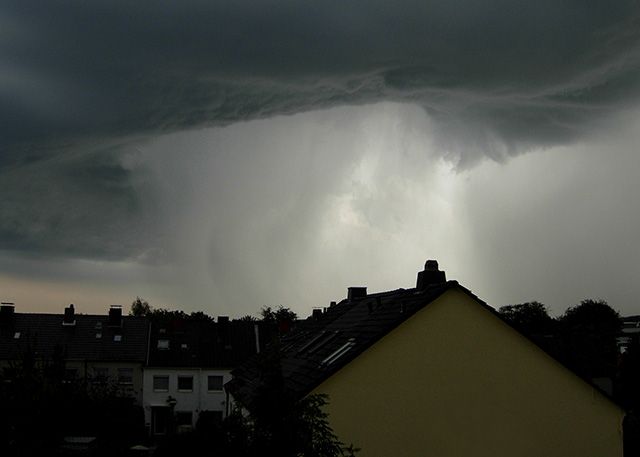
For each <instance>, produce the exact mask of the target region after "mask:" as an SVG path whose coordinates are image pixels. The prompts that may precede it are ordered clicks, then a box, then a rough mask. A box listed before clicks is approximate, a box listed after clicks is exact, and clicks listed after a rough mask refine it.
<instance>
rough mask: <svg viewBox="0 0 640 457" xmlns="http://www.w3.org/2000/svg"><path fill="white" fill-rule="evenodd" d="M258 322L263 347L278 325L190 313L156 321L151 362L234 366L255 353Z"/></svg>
mask: <svg viewBox="0 0 640 457" xmlns="http://www.w3.org/2000/svg"><path fill="white" fill-rule="evenodd" d="M256 326H257V327H258V338H259V343H260V348H265V347H266V346H267V344H268V343H269V342H270V341H271V339H272V338H273V336H274V333H275V331H276V328H275V326H273V325H269V324H267V323H264V322H253V321H241V320H240V321H227V322H215V323H214V322H206V321H193V320H190V319H189V318H188V317H187V318H185V319H180V318H178V319H171V320H170V321H169V322H164V323H162V322H153V323H152V326H151V339H150V341H151V342H150V346H149V366H154V367H201V368H234V367H236V366H238V365H239V364H240V363H242V362H244V361H246V360H247V359H248V358H249V357H251V356H252V355H254V354H256V352H257V347H256V338H255V335H256V329H255V327H256ZM159 340H161V341H162V340H164V342H163V344H159V343H158V341H159Z"/></svg>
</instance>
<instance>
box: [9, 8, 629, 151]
mask: <svg viewBox="0 0 640 457" xmlns="http://www.w3.org/2000/svg"><path fill="white" fill-rule="evenodd" d="M638 11H639V10H638V3H637V2H635V1H619V2H613V3H612V2H602V1H590V2H584V1H566V2H557V1H541V2H528V1H524V0H523V1H506V0H491V1H488V2H482V3H477V2H470V1H452V2H435V1H426V2H425V1H402V2H387V1H367V2H361V1H351V2H335V1H328V2H319V3H308V2H298V1H280V0H278V1H259V2H257V1H214V2H203V1H184V2H161V3H158V2H150V1H141V2H135V3H133V4H132V3H131V2H128V1H127V2H125V1H97V2H91V3H90V4H88V3H84V2H78V1H63V2H56V3H55V4H52V3H44V4H43V3H42V2H30V1H20V2H9V4H7V2H5V3H4V5H3V7H2V16H1V17H2V19H1V23H2V25H3V27H2V29H3V32H2V35H1V36H0V55H1V56H2V64H1V66H2V67H1V68H0V70H1V71H0V74H2V75H3V76H1V77H0V78H2V80H1V81H2V84H1V86H0V87H2V89H0V91H1V92H0V93H1V97H0V119H1V121H2V122H1V124H2V125H3V127H2V132H1V133H2V135H1V138H2V140H1V141H2V147H3V149H4V150H5V153H4V154H3V155H4V156H5V160H11V159H13V160H18V158H17V157H15V155H16V154H19V155H20V156H22V155H24V154H25V153H26V154H29V151H31V150H32V149H35V150H36V151H38V150H41V148H42V147H43V146H42V145H43V144H50V143H53V144H56V145H58V146H59V145H63V146H64V145H65V144H68V142H74V143H75V142H81V141H82V140H83V139H86V138H87V137H89V138H95V137H107V138H110V137H114V136H125V135H135V134H140V133H144V134H156V133H159V132H168V131H175V130H182V129H185V128H194V127H199V126H211V125H225V124H229V123H233V122H237V121H241V120H248V119H254V118H264V117H268V116H272V115H275V114H291V113H296V112H301V111H308V110H315V109H319V108H326V107H331V106H336V105H343V104H366V103H374V102H378V101H382V100H390V101H398V102H402V101H408V102H412V103H418V104H419V105H420V106H422V107H423V108H424V109H426V110H427V111H428V113H429V114H430V115H431V116H432V117H433V118H434V119H436V120H437V121H438V122H439V123H441V130H442V134H441V140H442V142H443V148H444V149H446V150H449V151H450V152H452V153H453V154H455V155H456V156H459V158H460V160H462V161H463V162H465V161H472V162H473V161H474V159H475V157H474V156H473V154H482V153H484V154H487V155H490V156H492V157H496V158H497V157H500V155H503V154H506V155H508V154H514V153H517V152H521V151H523V150H526V149H527V148H530V147H535V146H538V145H540V144H557V143H559V142H566V141H571V140H573V139H575V138H577V137H579V136H580V135H581V134H582V133H584V131H585V130H586V129H589V128H592V127H593V123H594V122H597V121H598V120H601V119H602V118H603V117H604V116H606V115H607V114H610V113H611V112H612V111H616V110H620V109H623V108H624V107H625V106H628V105H629V104H630V103H633V102H634V101H635V99H637V96H638V91H639V86H640V82H639V81H640V78H638V75H639V74H638V70H639V64H640V60H639V56H640V54H639V48H638V44H639V34H640V22H639V20H638ZM34 144H35V145H38V147H34ZM7 151H8V156H9V158H8V159H7ZM34 154H37V152H35V153H34ZM12 156H13V157H12Z"/></svg>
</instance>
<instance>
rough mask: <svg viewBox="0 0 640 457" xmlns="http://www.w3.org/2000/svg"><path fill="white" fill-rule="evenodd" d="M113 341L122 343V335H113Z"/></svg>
mask: <svg viewBox="0 0 640 457" xmlns="http://www.w3.org/2000/svg"><path fill="white" fill-rule="evenodd" d="M113 341H116V342H118V343H119V342H120V341H122V335H113Z"/></svg>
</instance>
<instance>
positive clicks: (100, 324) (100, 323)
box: [96, 322, 102, 330]
mask: <svg viewBox="0 0 640 457" xmlns="http://www.w3.org/2000/svg"><path fill="white" fill-rule="evenodd" d="M101 328H102V322H96V330H99V329H101Z"/></svg>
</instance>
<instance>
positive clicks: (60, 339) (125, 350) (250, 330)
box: [0, 303, 275, 368]
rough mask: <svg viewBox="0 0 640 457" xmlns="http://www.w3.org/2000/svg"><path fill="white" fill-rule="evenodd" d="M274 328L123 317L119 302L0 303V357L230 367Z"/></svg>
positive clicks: (264, 340) (257, 348)
mask: <svg viewBox="0 0 640 457" xmlns="http://www.w3.org/2000/svg"><path fill="white" fill-rule="evenodd" d="M274 333H275V331H274V329H273V328H271V326H269V325H265V324H264V323H263V322H249V321H230V320H229V318H228V317H226V316H219V317H218V322H213V321H197V320H189V319H188V318H187V316H182V318H181V316H171V317H170V318H169V319H151V318H147V317H136V316H123V315H122V307H121V306H111V307H110V308H109V310H108V313H107V314H104V315H94V314H77V313H76V310H75V307H74V306H73V305H70V306H68V307H67V308H65V311H64V314H62V315H61V314H44V313H17V312H15V306H14V304H13V303H2V304H1V305H0V361H2V360H5V361H6V360H19V359H20V358H21V357H23V356H24V355H25V354H27V353H30V354H32V355H34V356H36V357H37V358H39V359H42V360H52V359H53V357H55V356H58V355H62V356H63V357H64V358H65V359H66V360H83V361H92V362H97V361H104V362H135V363H141V364H145V365H147V366H172V367H174V366H175V367H219V368H232V367H235V366H236V365H237V364H239V363H241V362H242V361H244V360H245V359H247V358H248V357H249V356H251V355H253V354H255V353H256V352H258V351H260V349H261V348H263V347H264V346H266V345H267V344H268V343H269V341H270V339H271V338H272V337H273V335H274Z"/></svg>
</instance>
